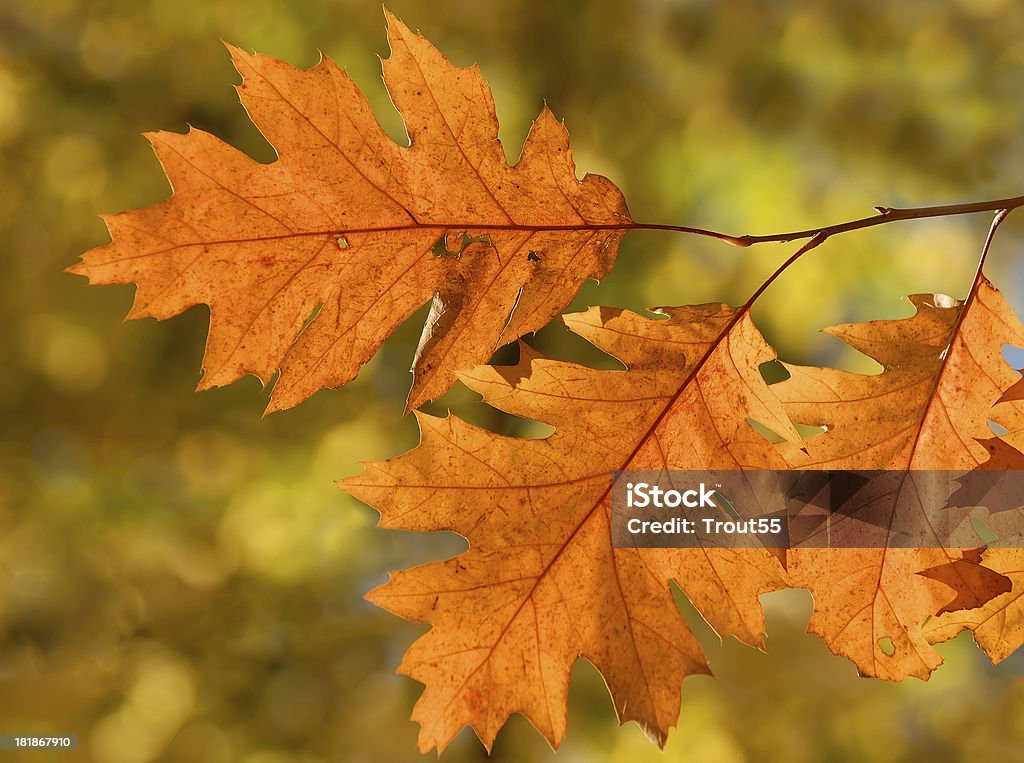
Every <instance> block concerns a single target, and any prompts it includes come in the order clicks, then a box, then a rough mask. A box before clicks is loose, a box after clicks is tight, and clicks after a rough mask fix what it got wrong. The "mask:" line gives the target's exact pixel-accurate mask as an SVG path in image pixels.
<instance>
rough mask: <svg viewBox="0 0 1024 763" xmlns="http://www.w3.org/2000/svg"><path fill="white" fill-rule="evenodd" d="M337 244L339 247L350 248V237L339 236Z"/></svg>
mask: <svg viewBox="0 0 1024 763" xmlns="http://www.w3.org/2000/svg"><path fill="white" fill-rule="evenodd" d="M337 244H338V248H339V249H348V239H347V238H345V237H344V236H338V238H337Z"/></svg>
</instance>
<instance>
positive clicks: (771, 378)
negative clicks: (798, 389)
mask: <svg viewBox="0 0 1024 763" xmlns="http://www.w3.org/2000/svg"><path fill="white" fill-rule="evenodd" d="M757 370H758V371H760V372H761V378H762V379H764V383H765V384H778V383H779V382H783V381H786V379H788V378H789V377H790V376H792V374H791V373H790V372H789V371H787V370H786V367H785V366H784V365H783V364H782V362H781V361H779V360H778V359H776V360H766V361H765V362H764V363H762V364H761V365H759V366H758V367H757Z"/></svg>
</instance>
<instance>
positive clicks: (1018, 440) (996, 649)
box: [925, 382, 1024, 663]
mask: <svg viewBox="0 0 1024 763" xmlns="http://www.w3.org/2000/svg"><path fill="white" fill-rule="evenodd" d="M1020 388H1021V384H1020V382H1017V383H1016V384H1015V385H1014V386H1013V387H1010V389H1009V390H1007V392H1006V393H1004V394H1003V395H1002V396H1001V397H1000V398H999V400H998V404H997V406H996V408H995V411H1001V412H1003V414H1004V417H1005V415H1006V411H1007V409H1015V410H1019V408H1020V407H1021V403H1022V401H1024V397H1022V396H1021V394H1020V392H1021V389H1020ZM980 444H981V445H982V446H983V447H984V448H985V449H986V450H987V451H988V453H989V457H988V458H987V459H986V460H985V461H984V462H983V463H981V464H980V465H979V466H978V467H977V468H978V469H979V470H985V471H989V470H999V471H1006V470H1016V471H1018V472H1019V471H1021V470H1024V452H1021V450H1020V448H1022V447H1024V430H1011V431H1007V432H1005V433H1004V434H1002V435H1000V436H998V437H989V438H985V439H983V440H981V441H980ZM1011 484H1015V483H1014V482H1012V483H1011ZM1001 498H1002V500H1001V501H1000V496H998V495H997V496H995V497H990V496H986V499H987V502H986V503H985V506H986V507H988V506H995V509H994V510H993V511H995V512H998V513H994V514H993V515H991V516H989V517H988V518H987V519H986V525H987V526H988V528H989V529H990V530H991V531H993V532H994V534H995V535H997V536H1000V538H1001V539H1002V540H1003V542H1005V543H1007V544H1008V545H1007V547H996V548H987V549H985V551H984V553H983V554H982V564H984V566H985V567H986V568H988V569H990V570H992V571H994V572H996V573H998V574H1001V575H1003V576H1004V577H1006V578H1007V579H1008V580H1009V581H1010V583H1011V584H1012V585H1011V587H1010V588H1009V589H1008V590H1005V591H1002V592H1001V593H1000V595H999V596H996V597H994V598H992V599H990V600H989V601H986V602H979V603H978V604H977V605H976V606H973V607H971V606H967V607H961V608H959V610H958V611H951V612H949V613H942V616H941V617H937V618H934V619H932V620H929V621H928V622H927V623H926V625H925V635H926V637H927V638H928V640H929V641H931V642H932V643H940V642H942V641H948V640H949V639H951V638H953V637H954V636H956V635H957V634H958V633H960V632H961V631H964V630H970V631H973V635H974V640H975V642H976V643H977V644H978V646H979V647H981V649H982V650H983V651H984V652H985V653H986V654H987V655H988V656H989V658H990V659H991V660H992V662H993V663H998V662H1001V661H1002V660H1005V659H1006V658H1007V657H1009V656H1010V655H1011V654H1012V653H1013V652H1014V651H1016V650H1017V649H1018V648H1019V647H1020V646H1021V645H1024V549H1022V548H1019V547H1014V546H1016V545H1017V544H1019V542H1020V532H1021V527H1022V522H1021V520H1022V518H1024V511H1022V510H1021V509H1019V508H1011V507H1019V506H1020V504H1021V503H1022V501H1024V498H1022V496H1021V495H1020V494H1019V493H1017V494H1015V495H1007V496H1003V497H1001ZM1007 536H1009V538H1008V540H1007V539H1006V538H1007ZM996 542H997V543H998V542H999V541H996Z"/></svg>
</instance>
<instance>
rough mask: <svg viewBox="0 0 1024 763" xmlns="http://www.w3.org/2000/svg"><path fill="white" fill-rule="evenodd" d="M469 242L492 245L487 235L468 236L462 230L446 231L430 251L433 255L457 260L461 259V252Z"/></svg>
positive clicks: (466, 247) (467, 246)
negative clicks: (455, 231) (458, 231)
mask: <svg viewBox="0 0 1024 763" xmlns="http://www.w3.org/2000/svg"><path fill="white" fill-rule="evenodd" d="M471 244H486V245H487V246H494V244H493V243H492V242H491V237H490V236H487V235H484V236H470V235H469V234H468V233H466V232H465V231H462V232H461V233H453V232H452V231H446V232H445V234H444V235H443V236H441V238H439V239H438V240H437V241H436V242H435V244H434V248H433V249H432V252H433V254H434V256H435V257H449V258H452V259H456V260H458V259H462V253H463V252H464V251H466V249H468V248H469V246H470V245H471Z"/></svg>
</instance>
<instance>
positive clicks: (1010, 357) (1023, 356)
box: [1002, 344, 1024, 371]
mask: <svg viewBox="0 0 1024 763" xmlns="http://www.w3.org/2000/svg"><path fill="white" fill-rule="evenodd" d="M1002 351H1003V360H1005V361H1006V362H1007V363H1008V364H1009V366H1010V368H1012V369H1013V370H1014V371H1020V370H1021V369H1024V347H1017V346H1016V345H1013V344H1004V345H1003V347H1002Z"/></svg>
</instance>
